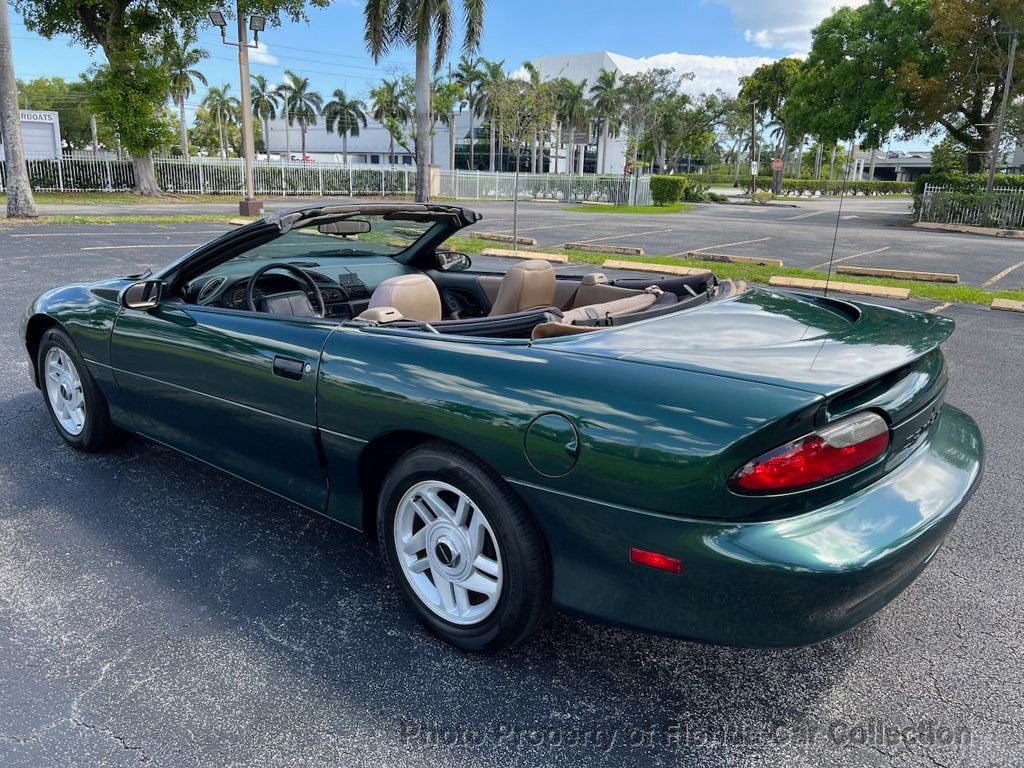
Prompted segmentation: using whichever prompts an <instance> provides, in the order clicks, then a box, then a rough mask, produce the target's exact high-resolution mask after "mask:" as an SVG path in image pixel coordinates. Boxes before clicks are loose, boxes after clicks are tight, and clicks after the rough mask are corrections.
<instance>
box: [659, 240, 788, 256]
mask: <svg viewBox="0 0 1024 768" xmlns="http://www.w3.org/2000/svg"><path fill="white" fill-rule="evenodd" d="M765 240H771V238H770V237H759V238H757V239H756V240H738V241H736V242H735V243H719V244H718V245H705V246H704V247H703V248H691V249H690V250H689V251H683V252H682V253H673V254H671V255H672V256H682V255H683V254H685V253H691V252H692V253H698V252H700V251H710V250H711V249H712V248H728V247H729V246H731V245H747V244H748V243H763V242H764V241H765Z"/></svg>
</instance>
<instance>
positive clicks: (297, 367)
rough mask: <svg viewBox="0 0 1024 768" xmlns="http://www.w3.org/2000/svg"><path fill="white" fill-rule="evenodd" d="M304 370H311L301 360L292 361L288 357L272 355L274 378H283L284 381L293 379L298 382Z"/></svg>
mask: <svg viewBox="0 0 1024 768" xmlns="http://www.w3.org/2000/svg"><path fill="white" fill-rule="evenodd" d="M306 368H311V366H308V365H307V364H306V363H303V362H302V361H301V360H293V359H292V358H290V357H281V356H280V355H274V375H275V376H283V377H284V378H286V379H294V380H295V381H298V380H300V379H301V378H302V374H303V372H304V371H305V370H306Z"/></svg>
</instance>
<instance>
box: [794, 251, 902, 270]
mask: <svg viewBox="0 0 1024 768" xmlns="http://www.w3.org/2000/svg"><path fill="white" fill-rule="evenodd" d="M888 250H889V246H888V245H885V246H882V247H881V248H875V250H873V251H864V253H855V254H853V255H852V256H843V258H841V259H832V260H831V261H823V262H821V264H815V265H814V266H813V267H811V269H821V268H822V267H827V266H828V265H829V264H838V263H840V262H842V261H849V260H850V259H859V258H860V257H861V256H870V255H871V254H872V253H881V252H882V251H888Z"/></svg>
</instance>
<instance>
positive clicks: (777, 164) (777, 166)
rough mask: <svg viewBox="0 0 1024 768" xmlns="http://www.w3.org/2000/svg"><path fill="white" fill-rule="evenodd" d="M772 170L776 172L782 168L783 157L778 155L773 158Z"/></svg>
mask: <svg viewBox="0 0 1024 768" xmlns="http://www.w3.org/2000/svg"><path fill="white" fill-rule="evenodd" d="M772 170H773V171H775V172H776V173H778V172H779V171H781V170H782V158H779V157H777V158H775V159H774V160H772Z"/></svg>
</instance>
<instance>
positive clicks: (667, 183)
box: [651, 176, 686, 205]
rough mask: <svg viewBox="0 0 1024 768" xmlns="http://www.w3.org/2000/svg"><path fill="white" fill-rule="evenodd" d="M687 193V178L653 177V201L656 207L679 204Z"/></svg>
mask: <svg viewBox="0 0 1024 768" xmlns="http://www.w3.org/2000/svg"><path fill="white" fill-rule="evenodd" d="M685 192H686V177H685V176H651V199H652V200H653V201H654V204H655V205H672V203H678V202H679V201H680V200H682V199H683V194H685Z"/></svg>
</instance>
